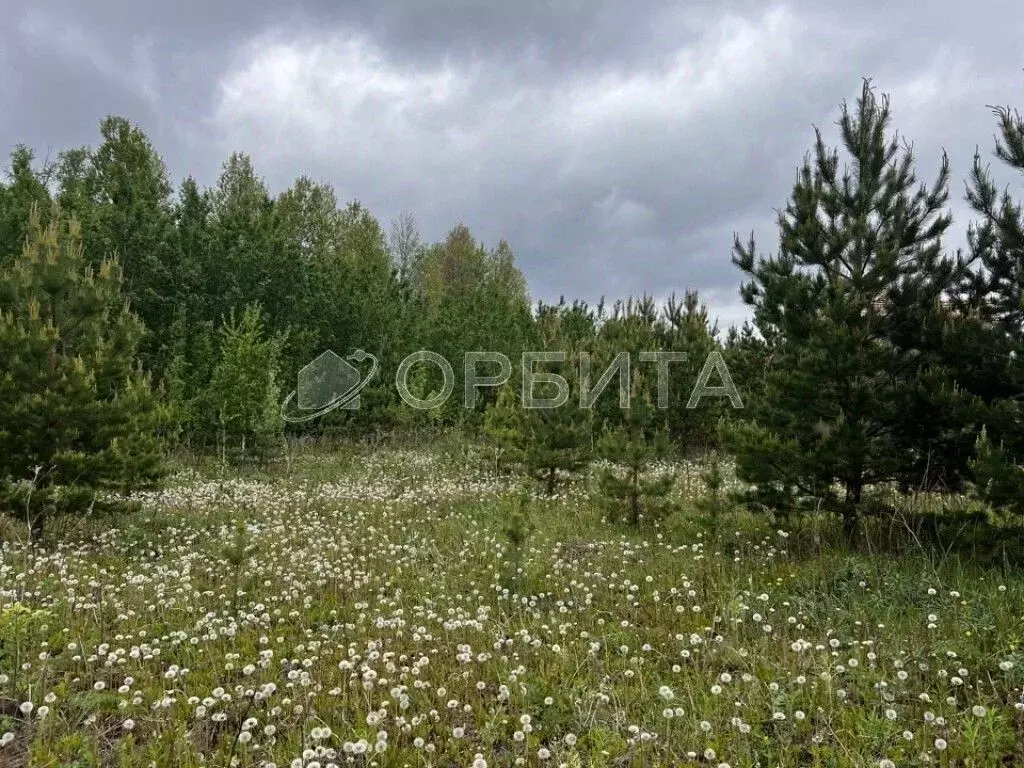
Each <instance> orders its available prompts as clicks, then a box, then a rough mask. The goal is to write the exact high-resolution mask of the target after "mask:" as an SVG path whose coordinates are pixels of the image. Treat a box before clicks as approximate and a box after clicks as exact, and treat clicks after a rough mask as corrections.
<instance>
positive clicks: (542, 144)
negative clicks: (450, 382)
mask: <svg viewBox="0 0 1024 768" xmlns="http://www.w3.org/2000/svg"><path fill="white" fill-rule="evenodd" d="M12 2H13V7H12ZM3 5H4V6H5V8H6V10H5V11H4V17H5V18H4V22H3V23H2V25H0V103H2V104H3V105H4V107H3V110H2V112H0V145H3V147H4V148H8V147H10V146H12V145H13V144H15V143H16V142H24V143H27V144H29V145H31V146H33V147H34V148H35V149H36V150H37V152H38V153H39V154H40V156H45V155H46V154H47V153H49V154H51V155H53V154H55V153H56V152H57V151H59V150H61V149H64V148H67V147H70V146H80V145H84V144H93V143H95V142H96V137H97V135H98V131H97V125H98V123H99V120H100V119H101V118H102V117H103V116H104V115H106V114H109V113H116V114H121V115H124V116H126V117H128V118H130V119H131V120H133V121H134V122H136V123H138V124H140V125H141V126H142V127H143V128H144V130H146V132H147V133H148V134H149V135H150V137H151V138H152V139H153V141H154V143H155V144H156V146H157V148H158V149H159V150H160V152H161V153H162V154H163V156H164V158H165V160H166V161H167V164H168V167H169V168H170V170H171V172H172V174H173V175H174V177H175V178H176V179H180V178H181V177H183V176H184V175H186V174H188V173H191V174H193V175H195V176H196V177H197V178H198V179H199V180H200V181H201V182H203V183H212V182H213V181H214V179H215V178H216V174H217V172H218V170H219V167H220V165H221V163H222V162H223V161H224V159H225V158H226V157H227V155H228V154H229V153H230V152H231V151H233V150H242V151H245V152H247V153H249V154H251V155H252V156H253V158H254V160H255V162H256V165H257V168H258V170H259V171H260V172H261V173H262V174H263V175H264V176H265V177H266V179H267V181H268V183H269V184H270V186H271V188H272V189H274V190H279V189H281V188H283V187H285V186H287V185H288V184H289V183H290V182H291V180H292V179H294V178H295V177H296V176H298V175H300V174H306V175H309V176H312V177H314V178H316V179H318V180H323V181H327V182H329V183H331V184H332V185H333V186H334V187H335V189H336V190H337V192H338V196H339V197H340V198H341V199H351V198H359V199H360V200H362V201H363V202H364V203H365V204H366V205H367V206H369V208H370V209H371V210H372V211H373V212H374V213H375V214H376V215H377V216H378V217H379V218H380V219H381V220H382V221H383V222H385V223H387V222H388V221H390V220H391V219H392V218H393V217H394V216H396V215H397V214H398V213H399V212H401V211H410V212H412V213H413V214H414V215H415V216H416V218H417V220H418V222H419V224H420V227H421V229H422V231H423V234H424V236H425V237H427V238H428V239H436V238H439V237H441V236H442V235H443V234H444V232H445V231H446V230H447V229H449V228H450V227H451V226H452V225H454V224H455V223H457V222H459V221H463V222H465V223H467V224H468V225H469V226H470V227H471V228H472V229H473V231H474V233H476V235H477V236H478V237H479V238H481V239H483V240H485V241H486V242H487V243H488V244H494V243H496V242H497V240H498V238H501V237H504V238H506V239H507V240H509V242H510V243H511V244H512V246H513V249H514V250H515V252H516V254H517V256H518V258H519V261H520V264H521V266H522V267H523V269H524V271H525V273H526V275H527V278H528V279H529V282H530V287H531V293H532V294H533V296H534V297H535V298H546V299H557V297H558V296H559V295H560V294H566V295H567V296H582V297H585V298H589V299H592V300H593V299H596V298H598V297H600V296H601V295H603V294H604V295H608V296H609V297H612V296H622V295H627V294H630V293H640V292H643V291H646V292H648V293H652V294H653V295H655V296H657V297H663V296H665V295H667V294H669V293H670V292H672V291H682V290H684V289H685V288H688V287H693V288H699V289H701V290H702V291H703V292H704V293H705V294H706V296H707V298H708V299H709V301H710V303H711V306H712V309H713V311H714V312H715V314H717V315H719V316H720V317H721V319H722V321H723V322H724V323H729V322H732V321H734V320H735V319H737V318H740V317H742V316H743V309H742V307H740V306H739V303H738V299H737V297H736V288H737V284H738V275H737V273H736V271H735V269H734V268H733V267H732V266H731V264H730V262H729V254H730V245H731V240H732V233H733V232H734V231H740V232H743V233H746V232H749V231H751V230H754V231H755V232H756V234H757V235H758V236H759V240H760V241H761V243H762V244H763V245H765V246H766V247H768V248H773V247H774V244H775V230H774V227H773V218H774V215H775V214H774V209H775V208H776V207H781V206H782V205H783V204H784V202H785V199H786V196H787V194H788V192H789V189H790V186H791V184H792V181H793V178H794V172H795V169H796V167H797V165H798V163H799V162H800V159H801V157H802V156H803V154H804V152H805V151H806V150H807V149H808V147H809V146H810V142H811V140H812V137H813V133H812V131H813V126H815V125H817V126H820V127H821V128H823V129H824V130H825V131H826V135H827V136H834V135H835V131H834V130H833V126H834V122H835V120H836V117H837V114H838V110H837V107H838V105H839V103H840V102H841V101H843V100H844V99H848V100H851V101H852V100H853V99H854V98H855V97H856V96H857V94H858V93H859V89H860V80H861V78H862V77H871V78H872V79H873V81H874V83H875V84H876V85H877V87H878V88H879V90H880V91H883V92H886V93H889V94H890V95H891V97H892V103H893V112H894V118H895V125H896V127H897V128H898V129H899V130H900V132H901V133H902V134H903V135H905V136H906V137H907V138H908V139H909V140H911V141H913V142H914V149H915V153H916V154H917V156H918V158H919V165H918V170H919V174H920V176H922V177H923V178H928V179H930V178H931V177H932V176H933V174H934V171H935V169H936V168H937V167H938V164H939V153H940V151H941V149H942V148H943V147H945V148H946V149H947V150H948V151H949V153H950V157H951V163H952V169H953V174H954V179H955V186H954V195H953V197H954V202H955V205H954V212H955V213H956V214H957V221H958V230H957V235H956V236H955V239H958V238H959V234H960V233H961V232H962V227H963V225H964V223H965V217H966V215H965V213H964V212H963V206H962V204H961V198H962V179H963V177H964V175H965V173H966V171H967V169H968V168H969V165H970V161H971V156H972V155H973V152H974V148H975V146H978V145H980V148H981V150H982V152H983V153H984V154H986V155H990V153H991V148H992V134H993V128H994V122H993V120H992V117H991V115H990V112H989V110H988V108H987V107H986V105H991V104H1013V105H1017V106H1020V107H1024V71H1022V70H1024V46H1022V44H1021V40H1022V36H1021V33H1022V31H1024V5H1021V4H1020V3H1019V2H1018V0H1000V1H993V0H985V2H975V3H967V4H965V3H955V2H951V1H950V0H943V1H942V2H939V3H930V4H924V3H913V4H911V3H899V4H898V5H899V8H900V9H899V10H895V9H894V6H896V5H897V4H896V3H892V2H891V1H889V0H887V1H886V2H882V0H862V2H858V3H840V2H838V0H827V1H826V2H818V3H813V4H812V3H809V2H789V3H781V4H772V3H771V2H768V3H765V2H722V1H721V0H718V1H716V2H706V1H704V0H701V1H699V2H686V3H679V2H669V1H667V0H664V1H663V0H639V2H633V3H624V2H621V0H608V1H607V2H605V1H604V0H590V1H589V2H584V1H583V0H561V1H556V2H549V3H540V2H532V0H516V2H504V1H503V0H492V2H487V3H484V2H473V1H471V0H409V1H408V2H397V0H376V1H375V2H365V3H362V2H360V3H355V2H330V1H329V0H306V1H305V2H300V3H293V4H291V9H289V10H283V9H282V8H283V6H284V5H285V4H281V3H273V2H270V1H269V0H247V2H244V3H236V2H230V3H229V2H221V1H220V0H174V2H159V3H143V2H138V1H137V0H97V2H90V3H82V2H81V1H80V0H43V1H42V2H39V1H38V0H36V1H35V2H31V3H30V2H23V0H3ZM926 6H927V7H926Z"/></svg>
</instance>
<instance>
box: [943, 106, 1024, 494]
mask: <svg viewBox="0 0 1024 768" xmlns="http://www.w3.org/2000/svg"><path fill="white" fill-rule="evenodd" d="M995 115H996V118H997V121H998V123H999V136H998V138H997V140H996V149H995V155H996V157H997V158H998V159H999V160H1000V161H1002V163H1003V164H1005V165H1006V166H1007V167H1009V168H1010V169H1011V170H1014V171H1017V172H1018V173H1024V116H1022V115H1021V114H1020V113H1019V112H1016V111H1013V110H1011V109H1009V108H1005V107H1001V108H997V109H995ZM967 200H968V202H969V203H970V205H971V207H972V208H973V209H974V211H975V212H976V213H977V214H978V217H979V219H978V221H977V222H975V223H974V224H973V225H972V226H971V228H970V230H969V232H968V245H969V247H970V251H971V255H972V256H973V257H974V258H975V259H976V260H977V262H978V263H979V269H977V270H976V271H975V272H974V273H973V274H972V275H971V276H970V279H968V280H965V281H964V285H963V291H962V296H963V297H965V304H966V306H967V309H968V310H969V317H970V318H971V319H974V320H975V322H974V323H973V325H972V326H970V330H971V331H972V333H971V334H970V336H969V337H966V338H965V340H964V343H963V344H962V345H961V347H960V348H959V349H958V352H959V353H960V355H959V360H958V362H959V364H960V368H961V369H962V370H963V371H964V372H965V373H966V374H969V376H970V378H969V380H968V381H967V386H968V387H969V388H970V389H971V390H972V391H974V392H976V393H977V394H978V395H979V397H980V398H981V399H982V400H983V401H984V403H985V404H986V406H987V407H988V410H987V413H986V414H985V418H984V421H985V424H986V425H987V426H986V429H985V430H984V431H983V433H982V434H981V436H980V437H979V438H978V441H977V444H976V456H975V458H974V459H973V461H972V463H971V469H972V471H973V473H974V480H975V483H976V487H977V489H978V491H979V493H980V495H981V496H982V498H983V499H985V500H986V501H988V502H989V503H990V504H992V505H993V506H995V507H997V508H1000V509H1004V510H1010V511H1013V512H1016V513H1017V514H1021V513H1024V502H1022V501H1021V497H1020V493H1021V491H1022V490H1024V467H1022V466H1021V464H1022V462H1024V406H1022V402H1024V207H1022V205H1021V204H1020V203H1019V202H1017V201H1016V200H1015V199H1014V197H1013V195H1012V194H1011V193H1010V192H1009V191H1008V190H1007V191H1005V192H1003V193H1002V194H1000V193H999V192H998V190H997V189H996V186H995V183H994V182H993V180H992V177H991V175H990V173H989V169H988V167H987V166H984V165H983V164H982V162H981V157H980V156H979V155H977V154H976V155H975V158H974V166H973V168H972V173H971V178H970V180H969V184H968V190H967Z"/></svg>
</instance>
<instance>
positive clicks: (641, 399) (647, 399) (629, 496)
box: [598, 372, 675, 526]
mask: <svg viewBox="0 0 1024 768" xmlns="http://www.w3.org/2000/svg"><path fill="white" fill-rule="evenodd" d="M647 380H648V379H647V377H646V376H644V375H643V374H642V373H640V372H635V373H633V375H632V381H631V384H630V386H631V397H630V405H629V408H627V409H624V410H622V412H621V417H620V419H619V423H618V424H614V425H609V426H607V427H606V431H605V433H604V434H603V435H602V437H601V440H600V442H599V443H598V453H599V455H600V456H602V457H603V458H604V459H607V460H608V461H610V462H612V463H613V466H612V467H610V468H606V469H604V470H603V471H602V473H601V477H600V488H601V492H602V494H603V495H604V497H605V500H606V501H607V502H608V506H609V508H610V510H611V512H612V517H613V518H619V517H625V519H626V521H627V522H628V523H629V524H630V525H634V526H636V525H640V523H641V521H644V520H646V521H655V520H660V519H661V518H663V517H665V515H667V514H668V512H669V511H670V509H671V505H670V504H669V501H668V494H669V492H670V491H671V490H672V487H673V485H674V480H675V478H674V477H673V476H672V475H671V474H670V473H669V472H661V473H659V474H656V475H654V476H651V474H650V470H651V468H652V465H655V464H656V462H658V461H659V460H662V459H664V458H666V457H667V456H668V455H669V453H670V451H671V442H670V440H669V432H668V425H667V417H666V413H665V411H664V410H661V409H658V408H656V407H655V404H654V401H653V400H652V396H651V392H650V391H649V387H647V386H646V382H647Z"/></svg>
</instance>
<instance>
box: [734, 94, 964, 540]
mask: <svg viewBox="0 0 1024 768" xmlns="http://www.w3.org/2000/svg"><path fill="white" fill-rule="evenodd" d="M838 125H839V129H840V135H841V139H842V144H843V147H844V148H845V150H846V152H847V154H848V158H849V165H847V166H841V165H840V157H839V152H838V151H837V150H833V149H829V148H827V147H826V146H825V143H824V140H823V138H822V136H821V133H820V132H817V137H816V142H815V146H814V150H813V152H812V153H811V154H810V156H809V157H808V158H807V159H806V160H805V162H804V164H803V167H802V168H801V169H800V172H799V174H798V177H797V181H796V184H795V185H794V187H793V192H792V195H791V197H790V200H789V203H788V204H787V206H786V208H785V210H784V211H782V212H781V213H780V215H779V230H780V237H779V251H778V253H777V254H776V255H774V256H759V255H758V254H757V251H756V248H755V245H754V242H753V238H751V240H750V242H749V244H746V245H745V244H743V243H741V242H740V241H739V239H738V238H737V240H736V245H735V257H734V262H735V263H736V264H737V266H739V268H740V269H741V270H743V272H744V273H746V275H747V277H748V281H747V282H746V283H745V284H744V285H743V287H742V289H741V294H742V297H743V299H744V301H745V302H746V303H747V304H748V305H750V306H751V307H752V308H753V310H754V322H755V324H756V326H757V328H758V330H759V332H760V334H761V336H762V337H763V338H764V340H765V343H766V347H767V349H766V351H767V354H768V359H769V361H770V362H769V363H768V365H767V366H766V371H765V380H764V383H763V388H762V389H761V390H760V391H759V393H758V397H756V398H754V400H753V402H752V403H750V405H749V408H748V411H747V413H746V414H745V415H746V416H747V419H748V420H746V421H744V422H741V423H739V424H737V425H735V426H734V427H732V428H731V429H730V430H729V438H730V440H729V441H730V444H731V447H732V449H733V450H734V451H735V453H736V456H737V471H738V474H739V476H740V478H741V479H742V480H744V481H747V482H749V483H752V484H753V486H754V489H755V491H754V493H753V497H754V500H756V501H758V502H760V503H763V504H767V505H768V506H771V507H773V508H776V509H779V508H782V509H783V510H786V509H789V508H792V507H794V506H795V507H797V508H799V507H801V506H804V505H807V506H818V505H821V506H823V507H824V508H826V509H831V510H833V511H837V512H839V513H841V515H842V518H843V523H844V530H845V531H846V532H847V533H848V534H853V533H854V532H855V531H856V529H857V527H858V522H859V517H860V512H861V502H862V500H863V494H864V490H865V488H866V487H868V486H869V485H871V484H875V483H883V482H886V481H891V480H899V479H903V478H905V477H906V476H907V474H908V473H909V472H911V471H912V469H913V468H914V467H915V466H916V465H917V464H918V462H919V459H920V457H921V454H922V453H925V452H926V451H927V446H925V445H922V443H921V441H915V440H913V439H912V438H910V437H908V435H912V434H913V432H914V431H915V430H917V429H919V428H920V427H922V425H921V424H908V423H907V422H906V421H905V420H903V419H902V418H901V412H902V410H903V409H904V408H905V404H906V402H907V399H908V397H909V394H908V393H912V392H914V391H917V390H918V389H919V386H920V384H921V382H922V380H923V378H924V377H934V372H933V371H932V370H931V368H930V367H929V365H928V363H929V361H928V359H927V358H926V357H923V356H922V352H921V350H920V349H919V348H918V346H917V345H918V344H919V340H920V339H921V338H922V337H923V335H924V333H925V329H926V328H928V327H930V326H931V325H933V324H940V323H941V312H940V308H941V306H942V296H943V294H944V292H945V291H947V290H948V289H949V288H950V287H951V286H952V284H953V283H954V281H955V280H956V279H958V277H959V274H960V266H961V265H960V264H959V263H958V260H955V259H952V258H949V257H948V256H946V255H945V254H944V253H943V250H942V244H941V238H942V235H943V233H944V232H945V231H946V229H947V228H948V227H949V224H950V217H949V214H948V213H947V212H946V210H945V205H946V201H947V196H948V191H947V185H948V177H949V172H948V164H947V161H946V159H945V157H943V159H942V163H941V166H940V170H939V174H938V176H937V178H936V179H935V181H934V182H933V183H932V184H931V186H926V185H923V184H922V185H920V186H919V185H918V184H917V180H916V177H915V174H914V159H913V156H912V153H911V151H910V148H909V147H906V146H902V145H901V143H900V140H899V138H898V137H897V136H896V135H895V134H890V131H889V128H890V110H889V103H888V99H886V98H882V99H878V98H876V96H875V94H874V92H873V90H872V89H871V86H870V84H869V83H867V82H865V83H864V87H863V90H862V92H861V95H860V98H859V99H858V100H857V104H856V107H855V108H853V109H850V108H848V106H847V105H846V104H845V103H844V104H843V106H842V115H841V118H840V120H839V123H838ZM934 383H935V382H934V380H929V386H934Z"/></svg>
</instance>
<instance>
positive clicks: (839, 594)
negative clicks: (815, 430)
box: [0, 447, 1024, 768]
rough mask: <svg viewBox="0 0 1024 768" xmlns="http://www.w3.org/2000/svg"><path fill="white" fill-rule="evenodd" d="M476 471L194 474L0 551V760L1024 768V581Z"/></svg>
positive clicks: (681, 495) (580, 485)
mask: <svg viewBox="0 0 1024 768" xmlns="http://www.w3.org/2000/svg"><path fill="white" fill-rule="evenodd" d="M698 464H699V463H697V462H679V463H677V464H675V465H673V467H672V468H673V469H674V470H675V471H676V472H677V476H678V478H679V479H678V482H677V488H676V491H675V497H674V501H675V502H676V506H677V508H676V511H675V512H674V513H673V514H672V515H671V516H670V517H668V518H667V519H666V520H665V521H663V522H661V523H658V524H649V525H646V526H643V527H641V528H639V529H635V528H630V527H627V526H625V525H622V524H619V523H616V522H613V521H610V520H608V519H606V516H605V515H604V513H603V511H602V506H601V504H600V503H599V502H598V501H597V499H596V497H592V495H591V491H590V488H591V487H592V485H591V484H590V482H589V481H588V480H587V479H586V478H584V479H583V480H581V481H579V482H576V483H574V484H573V485H571V486H569V487H567V488H566V490H565V491H564V492H563V493H562V494H561V495H559V496H558V497H556V498H553V499H548V498H539V497H535V496H529V495H528V494H526V493H524V491H523V484H522V481H521V480H520V479H519V478H516V477H514V476H509V475H502V474H496V473H495V472H493V471H491V470H489V469H488V468H487V467H488V460H487V457H486V455H484V454H480V455H468V454H459V455H458V457H457V458H451V454H450V453H448V454H446V452H445V451H444V450H442V447H436V448H434V449H417V450H398V449H377V450H373V451H370V450H356V449H349V450H344V451H339V452H337V453H332V454H316V453H313V454H310V455H304V456H298V457H296V458H294V459H293V460H291V461H289V462H288V463H287V465H285V464H282V465H281V466H279V467H278V468H277V469H275V470H274V471H272V472H269V471H261V472H255V471H253V472H247V473H241V472H229V473H227V474H224V473H222V472H220V470H219V469H218V468H217V467H215V466H204V467H198V468H192V469H189V470H187V471H182V472H180V473H179V474H178V475H176V476H174V477H173V478H171V479H170V481H169V482H168V484H167V487H166V488H165V489H164V490H162V491H159V492H153V493H148V494H140V495H139V496H138V498H137V501H138V509H137V511H136V512H134V513H133V514H131V515H123V516H119V517H116V518H96V519H85V520H81V519H75V520H68V521H65V522H58V523H57V524H55V525H54V526H53V530H52V531H51V534H50V536H49V538H48V539H47V540H46V541H45V542H44V543H43V544H42V545H40V546H38V547H29V546H28V545H27V544H25V543H23V542H24V541H25V537H24V529H23V528H22V527H21V526H19V525H18V524H16V523H12V522H8V523H5V526H6V527H4V528H3V529H2V531H0V532H2V536H3V544H2V549H0V745H2V746H0V766H3V768H7V767H8V766H21V765H33V766H51V767H53V768H57V767H58V766H68V767H70V766H83V767H84V766H140V767H142V766H159V767H162V766H183V767H184V766H188V767H190V768H195V767H198V766H229V765H231V766H278V767H282V766H295V767H296V768H329V767H330V766H373V767H374V768H385V767H387V768H392V767H398V766H417V767H418V766H438V767H444V768H447V767H448V766H463V767H465V768H470V767H473V768H479V767H482V766H516V765H528V766H553V767H554V766H609V767H610V766H618V767H622V768H625V766H675V765H693V766H719V767H721V766H732V767H733V768H737V767H738V766H764V767H767V766H921V765H935V766H997V765H998V766H1009V765H1021V764H1024V698H1022V685H1024V650H1022V649H1021V644H1022V642H1024V571H1022V570H1021V569H1019V568H1015V567H1014V566H1012V565H1008V564H1006V563H1002V564H1001V563H1000V562H998V558H996V559H993V561H992V562H991V563H990V564H981V563H979V562H978V561H977V560H974V559H971V558H967V557H963V556H961V554H960V553H959V552H958V551H953V550H951V549H948V548H947V549H942V548H934V547H931V546H927V545H925V544H923V543H921V542H920V541H919V537H918V536H916V535H915V533H914V531H913V529H912V527H911V526H906V530H905V531H902V532H901V529H900V526H899V525H896V526H895V530H896V533H895V534H894V533H893V524H892V523H891V522H890V523H888V524H882V523H879V524H877V525H875V527H874V528H873V529H871V530H873V531H874V532H875V533H876V534H877V535H876V536H875V537H874V538H873V539H872V538H871V537H870V536H869V538H868V542H867V543H866V544H862V545H861V546H858V547H856V548H850V547H848V546H845V545H843V544H842V543H841V542H840V541H839V540H838V538H837V537H838V534H837V532H836V525H835V523H834V522H832V521H828V520H809V521H801V522H800V523H799V524H797V523H796V522H795V521H794V523H793V524H789V523H786V522H778V521H776V522H772V521H771V520H769V519H767V518H761V517H756V516H752V515H750V514H749V513H746V512H741V511H738V510H734V509H729V508H727V507H726V506H725V505H714V504H710V505H709V504H708V503H706V502H707V499H706V493H705V492H704V491H703V490H702V485H701V481H700V471H701V467H700V466H699V465H698Z"/></svg>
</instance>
